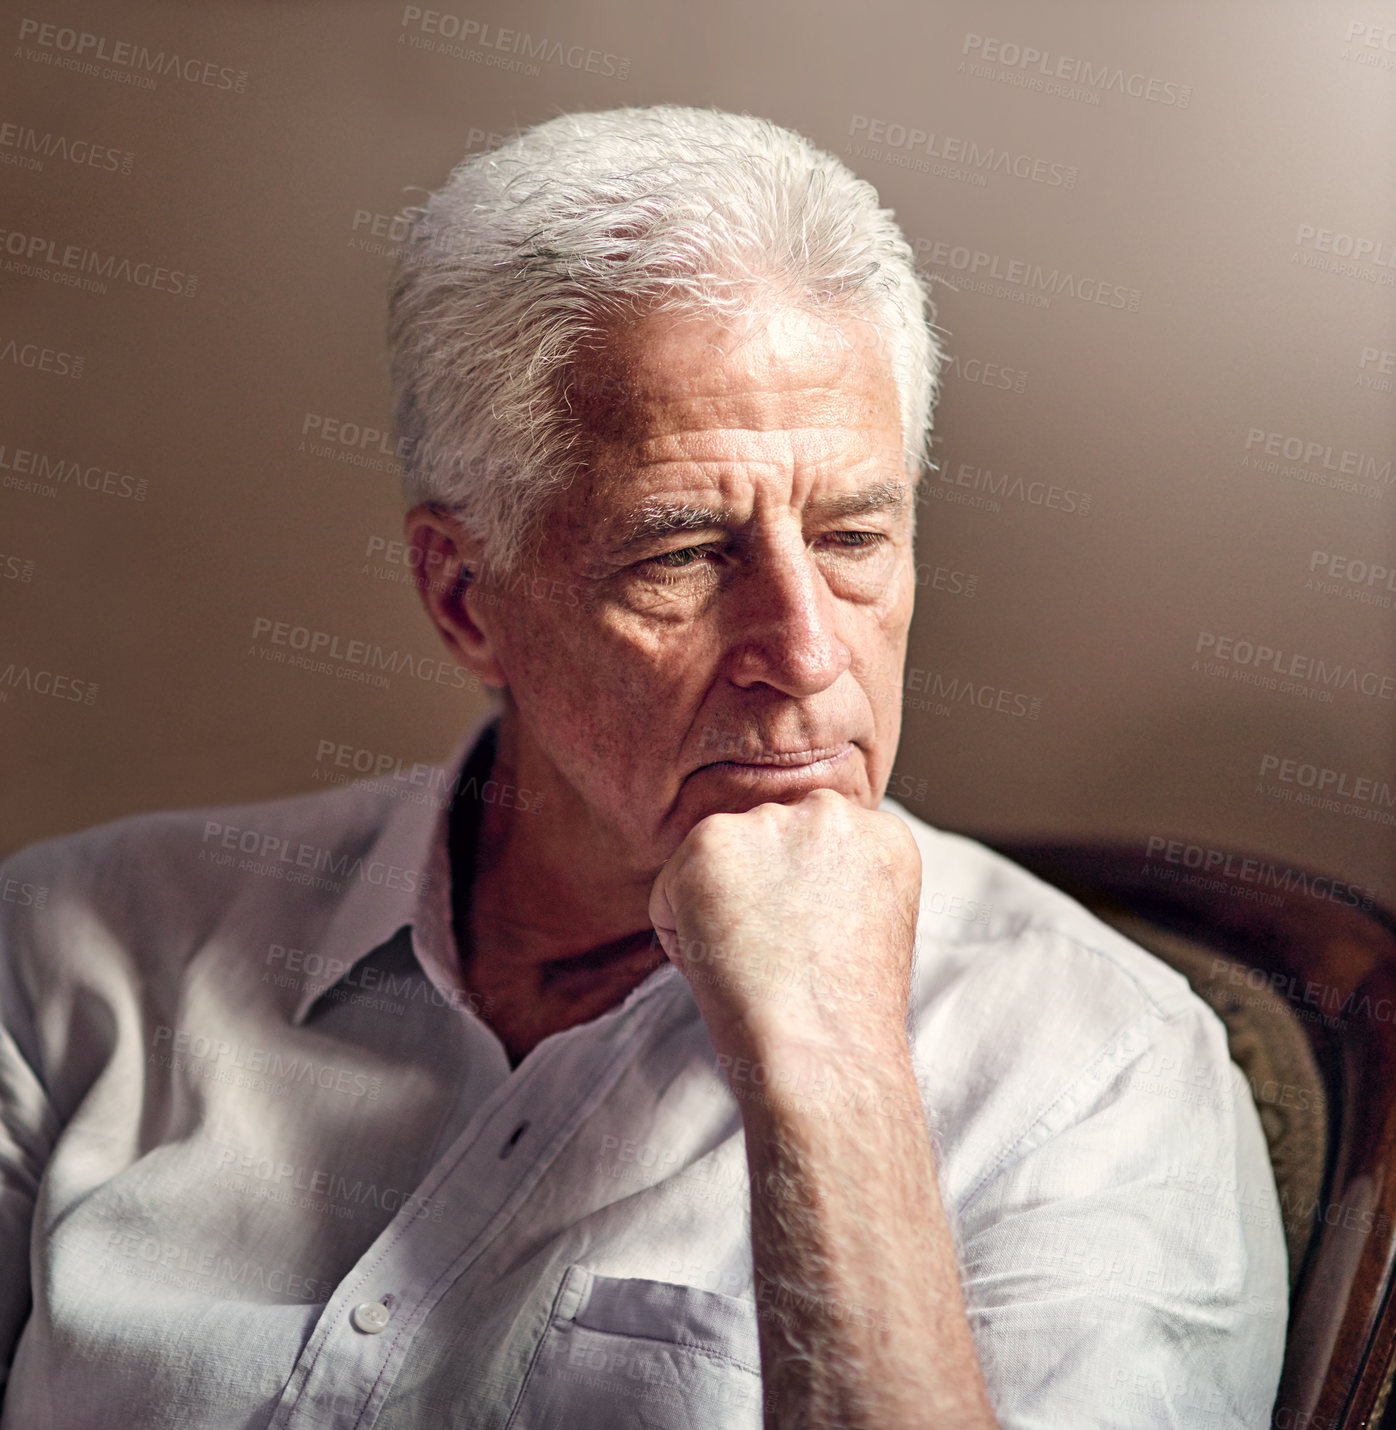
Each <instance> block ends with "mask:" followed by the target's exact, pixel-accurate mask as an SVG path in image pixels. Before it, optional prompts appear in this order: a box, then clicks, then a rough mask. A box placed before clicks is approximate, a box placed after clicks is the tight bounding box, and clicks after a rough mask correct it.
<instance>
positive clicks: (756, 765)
mask: <svg viewBox="0 0 1396 1430" xmlns="http://www.w3.org/2000/svg"><path fill="white" fill-rule="evenodd" d="M852 749H853V742H852V741H851V740H842V741H840V742H839V743H838V744H836V745H823V746H819V747H817V748H810V747H807V748H805V749H802V750H758V751H753V752H752V753H750V754H745V755H743V757H742V758H741V759H739V760H713V761H712V762H711V763H710V764H707V765H704V766H703V768H704V769H734V770H749V769H750V770H760V769H777V770H779V769H799V768H801V767H803V766H806V765H817V764H820V763H821V762H822V761H825V760H835V759H838V758H840V757H841V756H843V755H846V754H848V753H850V752H851V751H852Z"/></svg>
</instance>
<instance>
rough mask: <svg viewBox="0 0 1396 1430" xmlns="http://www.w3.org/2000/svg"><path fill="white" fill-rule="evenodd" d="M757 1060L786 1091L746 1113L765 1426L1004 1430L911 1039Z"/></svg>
mask: <svg viewBox="0 0 1396 1430" xmlns="http://www.w3.org/2000/svg"><path fill="white" fill-rule="evenodd" d="M752 1051H753V1053H754V1054H756V1056H754V1057H753V1058H752V1063H753V1065H760V1066H761V1067H762V1068H763V1069H764V1070H765V1072H766V1074H767V1076H766V1079H765V1080H766V1083H767V1087H768V1088H769V1087H774V1088H776V1089H791V1091H780V1090H778V1091H775V1092H768V1093H765V1094H764V1095H763V1096H762V1097H760V1098H756V1099H752V1098H744V1099H743V1101H742V1115H743V1121H744V1125H745V1131H746V1150H747V1161H748V1165H749V1168H750V1172H751V1180H752V1187H753V1195H752V1211H751V1236H752V1251H753V1258H754V1261H755V1269H756V1294H757V1308H758V1314H759V1317H760V1334H761V1365H762V1372H763V1379H764V1381H765V1385H766V1391H767V1396H768V1406H769V1407H770V1408H769V1411H768V1416H767V1424H768V1425H770V1426H794V1425H800V1426H805V1425H817V1426H833V1425H837V1426H878V1427H887V1428H888V1430H901V1427H913V1426H929V1425H955V1426H957V1427H964V1430H972V1427H981V1426H992V1425H994V1424H995V1421H994V1418H993V1414H992V1412H991V1410H990V1407H989V1401H988V1395H987V1392H986V1390H985V1386H984V1379H983V1376H982V1375H981V1373H980V1369H979V1361H978V1359H977V1357H976V1355H975V1348H974V1342H973V1340H972V1338H971V1335H970V1328H969V1322H968V1320H967V1319H966V1316H965V1308H964V1301H963V1298H962V1296H961V1292H960V1279H959V1272H958V1269H957V1266H956V1260H955V1248H954V1245H953V1242H952V1240H951V1235H950V1228H949V1225H948V1224H947V1221H946V1217H945V1212H944V1210H943V1209H942V1206H941V1201H940V1195H939V1192H938V1189H937V1185H936V1174H935V1166H934V1161H933V1158H932V1155H931V1145H930V1138H929V1136H928V1134H927V1130H926V1123H925V1117H924V1114H923V1112H922V1109H921V1103H920V1100H919V1095H918V1092H917V1087H916V1081H915V1078H914V1076H913V1074H912V1068H911V1060H910V1057H909V1055H908V1052H907V1048H906V1041H905V1038H904V1037H903V1038H901V1039H900V1046H898V1044H897V1041H896V1040H893V1041H891V1042H889V1045H888V1046H887V1047H885V1048H882V1049H878V1050H876V1051H874V1050H871V1049H866V1050H861V1051H860V1050H855V1049H850V1048H846V1047H830V1048H827V1049H818V1050H815V1049H812V1048H809V1047H799V1046H796V1045H791V1044H787V1043H785V1042H783V1041H782V1039H781V1038H780V1037H779V1036H775V1037H772V1038H769V1039H767V1040H765V1041H764V1042H760V1043H759V1044H758V1045H757V1046H755V1047H753V1049H752ZM734 1066H740V1065H739V1064H734ZM849 1066H857V1067H858V1068H859V1070H860V1077H859V1080H858V1084H857V1086H856V1087H855V1088H851V1089H850V1088H848V1087H846V1086H845V1087H841V1088H840V1089H839V1091H838V1093H834V1092H833V1091H832V1088H831V1089H830V1090H829V1091H827V1092H824V1091H821V1083H826V1085H827V1077H826V1074H827V1072H828V1070H829V1069H837V1068H848V1067H849ZM811 1094H812V1095H811ZM847 1102H852V1103H853V1104H854V1106H855V1108H856V1110H850V1109H848V1108H847V1107H846V1106H845V1105H844V1104H845V1103H847Z"/></svg>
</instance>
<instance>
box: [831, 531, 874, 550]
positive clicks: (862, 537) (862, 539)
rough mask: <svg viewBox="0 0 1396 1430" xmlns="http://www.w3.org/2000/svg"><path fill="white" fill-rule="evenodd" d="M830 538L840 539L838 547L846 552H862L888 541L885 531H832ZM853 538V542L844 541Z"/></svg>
mask: <svg viewBox="0 0 1396 1430" xmlns="http://www.w3.org/2000/svg"><path fill="white" fill-rule="evenodd" d="M829 535H830V536H835V537H838V538H840V539H839V541H838V543H837V544H838V545H839V546H840V547H842V548H843V549H844V550H846V551H861V550H865V549H866V548H868V547H871V546H881V545H882V544H883V543H884V542H885V541H886V540H887V533H886V532H883V531H831V532H830V533H829ZM845 537H851V538H853V539H852V540H844V539H843V538H845Z"/></svg>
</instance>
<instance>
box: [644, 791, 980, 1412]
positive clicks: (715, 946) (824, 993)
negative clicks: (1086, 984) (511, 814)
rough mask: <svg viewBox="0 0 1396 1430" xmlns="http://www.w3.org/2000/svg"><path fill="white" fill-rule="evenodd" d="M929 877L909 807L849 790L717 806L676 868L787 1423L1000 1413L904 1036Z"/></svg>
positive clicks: (772, 1391) (677, 932) (663, 905)
mask: <svg viewBox="0 0 1396 1430" xmlns="http://www.w3.org/2000/svg"><path fill="white" fill-rule="evenodd" d="M840 889H842V890H851V891H855V892H854V893H853V894H852V895H851V896H848V897H840V896H839V895H838V893H837V891H838V890H840ZM831 890H833V891H835V892H834V894H833V897H832V901H831V895H830V891H831ZM919 892H920V858H919V854H918V852H917V850H916V847H915V842H914V841H913V840H912V839H911V837H910V835H909V834H908V833H907V832H906V830H905V829H904V827H903V826H902V825H901V823H900V821H898V820H897V819H896V817H895V816H893V815H886V814H879V813H876V812H872V811H867V810H863V809H860V808H858V807H857V806H854V805H853V804H852V803H851V802H850V801H848V800H845V799H844V798H843V797H842V796H840V795H837V794H834V793H832V792H830V791H816V792H815V793H814V794H813V795H811V796H807V797H806V798H805V799H804V800H802V801H800V802H799V803H798V804H796V805H791V806H783V805H775V804H767V805H762V806H759V807H758V808H757V809H754V810H751V811H748V812H747V813H745V814H740V815H715V816H710V817H709V818H708V819H707V820H705V821H703V822H702V823H701V824H700V825H697V826H695V828H694V830H693V831H691V832H690V835H689V838H688V840H687V841H685V844H684V845H683V846H681V848H680V850H679V851H677V852H676V854H675V856H674V857H673V859H671V860H670V863H669V864H668V865H666V868H665V870H664V872H663V873H661V875H660V877H659V879H658V880H656V884H655V895H654V896H653V897H652V900H651V912H652V915H653V917H654V923H655V928H656V930H657V931H658V933H659V935H660V938H661V941H663V943H664V946H665V949H666V951H667V952H668V953H669V956H670V957H671V958H672V959H674V961H675V962H676V963H677V964H678V966H679V967H680V968H681V969H682V970H683V971H684V973H685V974H686V976H687V977H688V978H689V981H690V983H691V984H692V986H693V989H694V995H695V999H696V1001H697V1002H698V1005H699V1008H700V1010H701V1011H702V1013H703V1016H704V1020H705V1022H706V1023H707V1025H708V1030H709V1033H710V1035H711V1036H712V1039H713V1045H714V1047H715V1048H716V1049H717V1051H718V1056H719V1062H720V1064H721V1065H722V1066H723V1067H724V1068H725V1069H726V1070H727V1073H728V1078H729V1081H730V1083H731V1085H732V1088H733V1092H734V1094H735V1095H736V1096H737V1098H738V1100H739V1101H740V1103H741V1106H742V1116H743V1122H744V1126H745V1133H746V1148H747V1158H748V1164H749V1170H750V1173H751V1177H752V1184H753V1195H752V1251H753V1258H754V1262H755V1273H756V1290H757V1300H758V1310H759V1313H760V1336H761V1362H762V1373H763V1380H764V1382H765V1389H766V1395H767V1413H766V1423H767V1425H768V1426H769V1427H786V1426H790V1427H795V1426H801V1427H803V1426H821V1427H823V1426H831V1427H832V1426H839V1427H869V1428H870V1430H871V1427H876V1430H911V1427H918V1426H928V1425H941V1424H944V1425H955V1426H956V1427H957V1430H959V1427H963V1430H976V1427H989V1426H993V1425H994V1424H995V1421H994V1418H993V1414H992V1412H991V1410H990V1407H989V1400H988V1395H987V1392H986V1389H985V1385H984V1379H983V1376H982V1375H981V1373H980V1369H979V1363H978V1360H977V1358H976V1355H975V1349H974V1343H973V1339H972V1337H971V1334H970V1328H969V1322H968V1320H967V1318H966V1314H965V1309H964V1303H963V1300H962V1297H961V1292H960V1283H959V1274H958V1270H957V1267H956V1262H955V1253H954V1247H953V1243H952V1240H951V1235H950V1230H949V1226H948V1224H947V1222H946V1218H945V1213H944V1211H943V1209H942V1206H941V1201H940V1196H939V1192H938V1189H937V1185H936V1175H935V1166H934V1161H933V1158H932V1154H931V1146H930V1139H929V1135H928V1132H927V1128H926V1122H925V1115H924V1112H923V1110H922V1107H921V1102H920V1096H919V1092H918V1089H917V1086H916V1081H915V1077H914V1075H913V1071H912V1065H911V1058H910V1053H909V1050H908V1047H907V1041H906V1033H905V1019H906V1009H907V994H908V988H909V980H910V966H911V951H912V944H913V942H914V937H915V924H916V908H917V901H918V898H919ZM792 950H793V951H795V952H794V958H795V963H794V968H795V971H796V972H797V973H798V974H799V975H800V976H799V977H798V978H796V979H795V982H796V983H797V984H808V985H809V987H810V988H811V989H812V990H813V991H812V992H811V994H810V995H809V996H807V997H792V996H791V992H790V989H791V978H790V973H791V967H792V965H791V964H790V962H789V961H788V958H787V956H788V954H789V953H790V952H791V951H792ZM850 950H857V955H856V956H855V957H853V958H850ZM826 975H827V976H826ZM838 990H842V996H840V994H839V992H838ZM855 1069H856V1073H850V1070H855ZM835 1079H837V1080H838V1085H836V1083H835ZM850 1079H851V1080H852V1085H851V1086H850V1085H849V1084H850Z"/></svg>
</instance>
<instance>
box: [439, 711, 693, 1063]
mask: <svg viewBox="0 0 1396 1430" xmlns="http://www.w3.org/2000/svg"><path fill="white" fill-rule="evenodd" d="M496 728H497V737H496V740H495V748H494V756H493V762H492V766H491V768H490V769H489V770H488V773H487V776H486V775H485V774H482V775H481V777H480V779H479V780H478V783H477V785H476V786H475V788H474V789H473V790H471V791H469V792H468V793H467V791H465V790H462V791H461V792H459V793H458V794H457V796H456V800H455V803H454V805H453V806H452V810H451V865H452V888H453V890H454V894H453V900H452V902H453V906H454V910H453V911H454V916H455V930H456V943H457V947H458V949H459V951H460V962H461V972H462V975H463V977H464V980H465V983H466V985H467V987H468V988H469V989H470V990H471V991H472V992H475V993H478V994H480V995H481V997H482V998H483V999H485V1000H489V999H493V1000H494V1008H495V1014H494V1015H493V1016H491V1017H490V1018H489V1021H491V1022H493V1023H494V1024H495V1025H496V1031H498V1032H500V1034H501V1037H503V1038H504V1041H505V1043H506V1046H508V1047H510V1050H511V1055H512V1054H513V1052H514V1051H515V1050H516V1049H517V1048H519V1047H525V1046H526V1045H527V1046H531V1042H535V1041H537V1036H534V1035H535V1034H538V1035H540V1036H546V1031H540V1030H543V1029H547V1030H549V1031H556V1030H557V1028H559V1027H565V1026H570V1025H571V1024H572V1023H575V1022H581V1021H585V1020H586V1019H589V1018H592V1017H595V1016H597V1015H598V1014H600V1013H602V1012H605V1011H606V1009H608V1008H610V1007H613V1006H615V1005H616V1004H617V1003H619V1002H621V1001H622V1000H623V999H624V998H625V996H626V994H627V993H629V992H630V991H631V990H632V989H633V988H635V987H637V986H638V985H639V984H640V983H641V982H643V981H644V979H645V978H646V977H647V976H648V974H649V973H650V972H651V971H652V970H653V969H655V968H657V967H658V966H659V965H660V964H662V963H663V962H664V961H665V956H664V953H663V950H662V949H661V948H660V947H659V945H658V942H657V940H656V938H655V937H654V931H653V928H652V927H651V924H650V921H649V893H650V887H651V885H652V884H653V881H654V877H655V875H656V874H657V873H658V869H657V868H656V869H654V870H647V869H635V868H631V867H626V866H625V865H624V863H623V862H622V861H621V860H619V859H617V858H616V857H615V856H614V854H613V853H610V852H609V845H610V841H608V840H607V839H606V838H605V837H604V835H603V834H602V832H601V831H594V830H591V829H589V828H588V827H587V826H586V823H585V820H584V818H583V817H581V813H580V809H579V801H578V800H577V799H576V796H575V793H574V792H573V791H572V790H571V789H570V788H569V787H567V786H566V785H565V782H564V781H562V779H561V777H560V776H559V775H558V773H557V771H556V770H553V769H552V768H551V767H550V766H543V767H538V766H537V764H536V762H535V761H534V760H532V759H530V758H529V757H528V756H527V754H526V753H525V752H524V749H523V743H522V742H521V740H520V732H519V728H518V717H517V713H516V712H515V711H514V710H513V708H512V706H508V705H506V707H505V709H504V711H503V712H502V713H501V715H500V718H499V722H498V725H497V727H496ZM487 759H488V754H487V752H484V753H483V754H482V762H483V761H485V760H487ZM486 777H487V778H488V779H490V780H493V781H494V782H495V788H496V789H500V790H502V789H506V788H509V787H512V789H513V790H515V791H520V792H522V791H524V790H528V791H535V792H537V793H539V794H541V795H542V802H541V804H538V803H537V800H536V798H531V799H529V800H528V801H525V800H524V799H523V796H522V794H521V793H520V794H518V795H516V796H514V797H512V798H510V799H509V801H508V806H509V807H506V803H505V801H503V800H501V799H498V798H496V799H494V800H486V799H482V798H479V797H478V795H479V793H481V792H483V790H484V787H485V779H486ZM535 806H536V807H535ZM598 836H600V837H598ZM486 1006H489V1005H488V1003H487V1004H486ZM506 1030H510V1031H508V1032H506ZM530 1040H531V1041H530Z"/></svg>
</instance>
